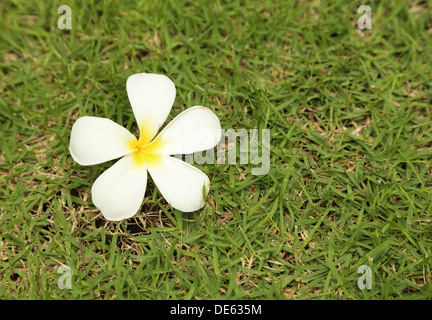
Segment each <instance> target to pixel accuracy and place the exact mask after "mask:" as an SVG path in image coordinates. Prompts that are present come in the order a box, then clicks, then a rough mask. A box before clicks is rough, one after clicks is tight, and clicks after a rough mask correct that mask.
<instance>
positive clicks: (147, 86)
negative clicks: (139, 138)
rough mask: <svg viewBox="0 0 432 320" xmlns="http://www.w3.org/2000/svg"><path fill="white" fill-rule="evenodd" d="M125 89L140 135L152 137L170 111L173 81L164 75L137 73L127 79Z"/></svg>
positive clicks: (147, 138)
mask: <svg viewBox="0 0 432 320" xmlns="http://www.w3.org/2000/svg"><path fill="white" fill-rule="evenodd" d="M126 90H127V94H128V97H129V101H130V103H131V106H132V109H133V113H134V115H135V119H136V120H137V123H138V126H139V129H140V131H141V135H145V138H144V139H145V140H150V139H152V138H153V137H154V136H155V135H156V133H157V131H158V130H159V128H160V126H161V125H162V124H163V123H164V122H165V120H166V118H167V117H168V114H169V113H170V111H171V108H172V105H173V102H174V99H175V96H176V89H175V85H174V83H173V82H172V81H171V80H170V79H169V78H168V77H166V76H164V75H160V74H152V73H137V74H133V75H131V76H130V77H129V78H128V79H127V81H126Z"/></svg>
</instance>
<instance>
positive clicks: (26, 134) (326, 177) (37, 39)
mask: <svg viewBox="0 0 432 320" xmlns="http://www.w3.org/2000/svg"><path fill="white" fill-rule="evenodd" d="M61 4H69V5H70V6H71V8H72V29H71V30H60V29H58V28H57V19H58V18H59V17H60V14H58V13H57V8H58V7H59V6H60V5H61ZM362 4H364V3H362V2H352V4H350V5H348V4H347V2H346V1H342V0H338V1H307V2H306V1H271V0H268V1H246V0H245V1H240V0H230V1H222V0H218V1H182V2H181V3H180V2H178V1H174V0H168V1H156V0H155V1H147V0H146V1H141V2H139V3H138V4H135V2H133V1H111V0H106V1H85V2H84V1H83V2H82V3H78V2H76V3H72V2H71V1H67V3H66V2H64V1H54V2H49V1H42V2H41V1H2V2H1V3H0V13H1V19H0V29H1V30H2V32H1V33H0V39H1V41H0V57H1V62H0V73H1V82H0V92H1V98H0V146H1V152H0V183H1V188H0V240H1V242H0V253H1V258H0V298H1V299H92V298H93V297H94V298H95V299H219V298H225V299H427V298H429V299H430V298H432V284H431V269H432V268H431V267H432V261H431V257H432V179H431V178H432V177H431V163H432V151H431V147H432V126H431V123H432V122H431V117H432V111H431V102H432V98H431V92H432V91H431V90H432V88H431V74H432V70H431V69H432V68H431V65H432V64H431V60H430V58H431V56H432V2H431V1H430V0H427V1H397V2H396V1H370V2H369V5H370V6H371V8H372V15H373V24H372V27H373V29H372V30H363V31H362V30H359V29H358V28H357V24H356V23H357V19H358V18H359V17H360V14H358V13H357V8H358V7H359V6H360V5H362ZM138 72H153V73H162V74H166V75H167V76H169V77H170V78H171V79H172V80H173V81H174V82H175V85H176V87H177V97H176V100H175V103H174V107H173V110H172V112H171V114H170V116H169V119H168V120H170V119H172V118H173V117H174V116H176V115H177V114H178V113H180V112H181V110H183V109H184V108H187V107H191V106H193V105H203V106H207V107H209V108H211V109H212V110H214V111H215V113H216V114H217V115H218V117H219V119H220V121H221V124H222V128H225V129H228V128H234V129H240V128H246V129H253V128H259V129H270V130H271V167H270V171H269V172H268V174H267V175H262V176H257V175H252V174H251V169H252V168H253V167H254V166H253V165H249V164H238V165H229V164H220V165H203V166H197V167H199V168H200V169H202V170H203V171H204V172H205V173H206V174H207V175H208V176H209V177H210V179H211V190H210V193H209V197H208V199H207V200H208V201H207V204H206V205H205V207H204V208H203V209H202V210H200V211H197V212H194V213H190V214H183V213H181V212H179V211H176V210H174V209H172V208H170V207H169V205H167V203H166V202H165V200H164V199H163V198H162V196H161V195H160V193H159V191H158V190H157V188H155V187H154V184H153V182H152V181H151V179H149V184H148V187H147V193H146V199H145V203H144V205H143V207H142V209H141V212H139V213H138V214H137V215H136V216H135V217H134V218H132V219H129V220H126V221H123V222H120V223H111V222H107V221H106V220H104V219H103V217H102V216H101V214H100V212H99V211H98V210H97V209H96V208H95V207H94V205H93V203H92V202H91V195H90V188H91V185H92V183H93V182H94V181H95V179H96V178H97V177H98V175H99V174H101V173H102V172H103V171H104V170H105V169H106V168H108V167H109V166H110V165H111V164H112V162H110V163H106V164H103V165H98V166H92V167H83V166H80V165H78V164H77V163H75V162H74V161H73V160H72V158H71V156H70V154H69V152H68V143H69V137H70V131H71V126H72V124H73V123H74V121H76V120H77V119H78V118H79V117H80V116H84V115H91V116H101V117H107V118H110V119H112V120H114V121H116V122H118V123H120V124H122V125H124V126H126V127H128V128H130V129H131V130H132V131H133V132H136V125H135V123H134V118H133V116H132V111H131V108H130V106H129V102H128V99H127V95H126V88H125V81H126V79H127V77H128V76H129V75H131V74H133V73H138ZM61 265H66V266H69V267H70V268H71V272H72V288H71V289H60V288H59V287H58V286H57V281H58V279H59V278H60V276H61V275H60V274H59V273H57V269H58V267H59V266H61ZM361 265H368V266H370V267H371V269H372V275H373V283H372V289H371V290H361V289H359V288H358V286H357V280H358V278H359V277H360V275H359V274H357V268H358V267H359V266H361Z"/></svg>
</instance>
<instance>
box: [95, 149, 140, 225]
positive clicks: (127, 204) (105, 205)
mask: <svg viewBox="0 0 432 320" xmlns="http://www.w3.org/2000/svg"><path fill="white" fill-rule="evenodd" d="M146 185H147V170H146V168H145V166H134V165H133V156H132V155H127V156H125V157H123V158H122V159H120V160H119V161H117V162H116V163H115V164H114V165H113V166H112V167H110V168H109V169H108V170H106V171H105V172H104V173H102V174H101V175H100V176H99V177H98V178H97V179H96V181H95V182H94V184H93V186H92V189H91V191H92V200H93V203H94V205H95V206H96V207H97V208H98V209H99V210H100V211H101V212H102V214H103V216H104V217H105V219H107V220H111V221H119V220H123V219H127V218H130V217H132V216H133V215H135V214H136V213H137V211H138V210H139V209H140V207H141V204H142V202H143V199H144V194H145V189H146Z"/></svg>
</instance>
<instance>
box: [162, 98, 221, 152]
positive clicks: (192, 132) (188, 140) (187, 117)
mask: <svg viewBox="0 0 432 320" xmlns="http://www.w3.org/2000/svg"><path fill="white" fill-rule="evenodd" d="M158 138H160V139H162V141H163V142H164V144H165V146H164V149H163V151H162V152H163V154H166V155H173V154H189V153H193V152H197V151H203V150H208V149H211V148H213V147H214V146H215V145H216V144H217V143H218V142H219V140H220V139H221V125H220V122H219V118H218V117H217V116H216V114H214V113H213V111H211V110H210V109H208V108H204V107H199V106H195V107H192V108H189V109H186V110H185V111H183V112H182V113H180V114H179V115H178V116H177V117H175V118H174V119H173V120H172V121H171V122H170V123H169V124H168V125H167V126H166V127H165V128H164V129H163V130H162V131H161V133H160V134H159V135H158Z"/></svg>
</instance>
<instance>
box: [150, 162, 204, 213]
mask: <svg viewBox="0 0 432 320" xmlns="http://www.w3.org/2000/svg"><path fill="white" fill-rule="evenodd" d="M147 169H148V171H149V173H150V175H151V177H152V178H153V181H154V183H155V184H156V186H157V187H158V189H159V191H160V192H161V194H162V195H163V197H164V198H165V200H166V201H167V202H168V203H169V204H170V205H171V206H173V207H174V208H176V209H178V210H180V211H183V212H192V211H196V210H198V209H200V208H202V207H203V206H204V198H203V193H204V192H203V187H205V194H207V193H208V190H209V189H210V180H209V178H208V177H207V176H206V175H205V174H204V172H202V171H201V170H199V169H197V168H195V167H193V166H191V165H190V164H188V163H186V162H184V161H181V160H179V159H176V158H173V157H169V156H164V157H163V159H162V160H161V161H160V162H159V163H158V164H157V165H150V164H149V165H148V168H147Z"/></svg>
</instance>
